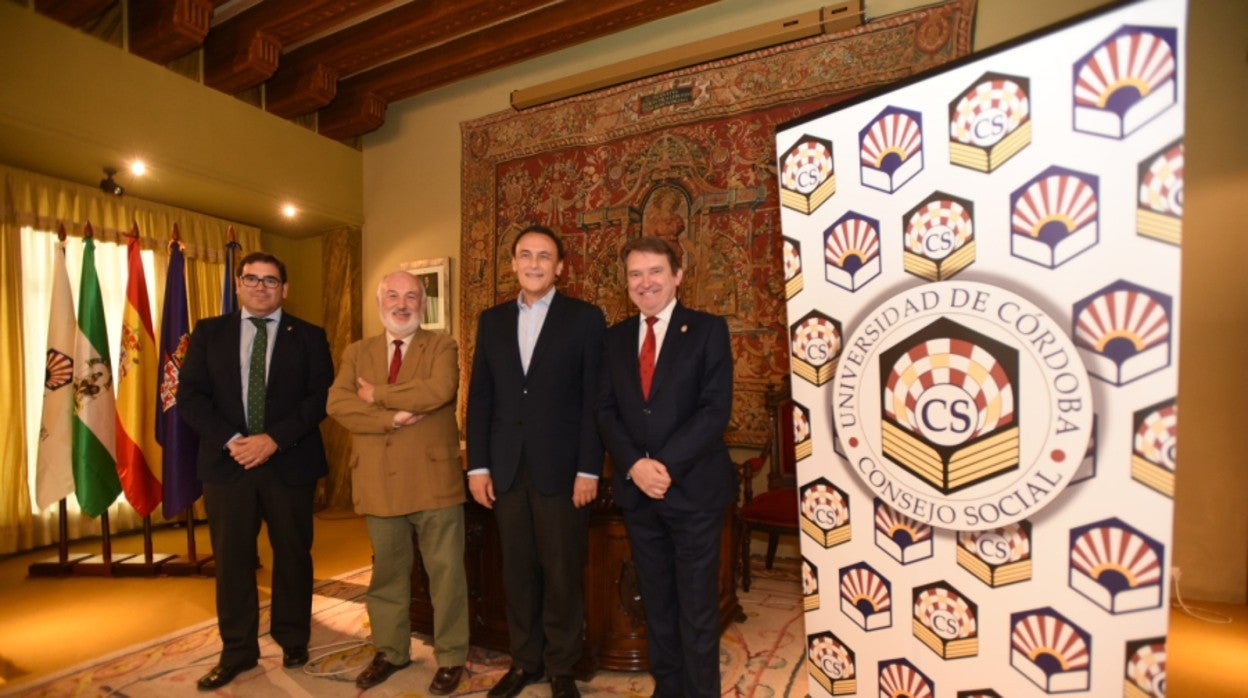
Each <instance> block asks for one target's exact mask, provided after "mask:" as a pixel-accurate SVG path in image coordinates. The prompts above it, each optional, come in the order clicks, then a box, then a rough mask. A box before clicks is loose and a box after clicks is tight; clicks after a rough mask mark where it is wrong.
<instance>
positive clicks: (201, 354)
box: [178, 252, 334, 691]
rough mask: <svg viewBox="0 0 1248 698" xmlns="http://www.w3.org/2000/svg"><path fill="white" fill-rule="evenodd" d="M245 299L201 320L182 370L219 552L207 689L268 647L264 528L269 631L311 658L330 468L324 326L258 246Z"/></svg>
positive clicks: (285, 651) (303, 658) (293, 657)
mask: <svg viewBox="0 0 1248 698" xmlns="http://www.w3.org/2000/svg"><path fill="white" fill-rule="evenodd" d="M238 269H239V271H238V278H237V285H238V300H239V305H241V306H242V308H241V309H240V311H238V312H234V313H229V314H227V315H221V316H218V317H213V318H207V319H204V320H201V321H200V322H199V323H197V324H196V325H195V331H194V332H192V333H191V340H190V345H189V347H188V348H187V351H186V360H185V362H184V363H183V365H182V370H181V373H180V374H179V381H180V382H179V385H178V408H179V409H180V410H181V413H182V418H183V419H184V420H186V422H187V424H189V425H190V426H191V428H192V429H194V430H195V431H196V432H197V433H198V434H199V459H198V470H199V479H200V480H202V481H203V483H204V505H205V506H206V507H207V509H208V527H209V530H210V534H211V538H212V552H213V555H214V557H215V560H216V577H217V627H218V629H219V630H220V633H221V644H222V649H221V657H220V659H219V661H218V663H217V665H216V666H215V667H213V669H212V670H211V671H209V672H208V673H207V674H205V675H204V676H203V677H202V678H200V679H199V682H198V687H199V689H200V690H201V691H210V690H214V689H217V688H220V687H221V686H224V685H226V684H228V683H229V682H230V681H232V680H234V677H235V676H237V675H238V674H240V673H241V672H243V671H246V670H248V669H250V668H252V667H254V666H256V663H257V662H258V660H259V658H260V646H259V642H258V639H257V638H258V634H259V625H260V613H259V594H258V592H257V589H256V559H257V558H256V536H257V534H258V533H259V531H260V524H261V522H263V523H265V524H266V525H267V527H268V532H269V542H270V544H271V545H272V547H273V606H272V614H271V617H272V622H271V628H270V631H271V633H272V635H273V639H274V640H276V641H277V643H278V644H279V645H281V647H282V663H283V665H284V666H286V667H288V668H294V667H299V666H302V665H303V664H304V663H306V662H307V661H308V637H309V634H310V632H311V621H312V495H313V489H314V488H315V486H316V480H317V478H320V477H321V476H323V475H325V473H326V472H327V470H328V466H327V463H326V461H325V449H324V447H323V445H322V444H321V432H320V430H319V429H318V425H319V424H320V422H321V420H322V419H324V418H325V397H326V394H327V392H328V391H329V385H330V383H331V382H332V381H333V378H334V367H333V361H332V359H331V358H330V352H329V342H327V341H326V339H325V331H324V330H322V329H321V328H320V327H317V326H316V325H312V324H310V323H307V322H305V321H303V320H300V319H298V318H296V317H294V316H293V315H291V314H289V313H284V312H282V301H283V300H285V298H286V292H287V290H288V288H289V287H288V285H287V283H286V266H285V265H284V264H282V262H281V260H279V259H277V258H276V257H274V256H272V255H269V254H265V253H263V252H253V253H251V254H249V255H247V256H246V257H244V258H243V259H242V261H241V262H240V263H239V266H238Z"/></svg>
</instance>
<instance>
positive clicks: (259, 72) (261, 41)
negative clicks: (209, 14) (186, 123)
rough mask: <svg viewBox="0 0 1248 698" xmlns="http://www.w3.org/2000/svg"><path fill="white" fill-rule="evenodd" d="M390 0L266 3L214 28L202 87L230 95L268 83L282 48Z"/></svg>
mask: <svg viewBox="0 0 1248 698" xmlns="http://www.w3.org/2000/svg"><path fill="white" fill-rule="evenodd" d="M387 2H390V0H265V2H261V3H258V4H256V5H254V6H252V7H250V8H248V9H247V10H244V11H243V12H240V13H239V14H238V15H236V16H234V17H231V18H230V19H228V20H226V21H224V22H221V23H220V24H218V25H216V26H214V27H213V28H212V31H211V32H210V33H209V35H208V40H207V41H206V42H205V43H204V84H205V85H208V86H209V87H213V88H216V89H218V90H221V91H222V92H226V93H228V94H234V93H236V92H241V91H242V90H245V89H249V88H252V87H255V86H256V85H259V84H260V83H262V82H264V81H265V80H268V79H269V78H270V77H272V76H273V74H274V73H275V72H276V71H277V66H278V61H279V59H280V57H281V52H282V47H283V46H285V45H287V44H291V43H294V42H296V41H301V40H303V39H306V38H308V37H311V36H316V35H317V34H321V33H323V32H327V31H330V30H332V29H333V28H334V27H337V26H340V25H342V24H343V23H345V22H349V21H351V20H352V19H354V18H355V17H357V16H359V15H360V14H362V13H364V12H368V11H370V10H373V9H375V8H377V7H379V6H381V5H382V4H385V3H387Z"/></svg>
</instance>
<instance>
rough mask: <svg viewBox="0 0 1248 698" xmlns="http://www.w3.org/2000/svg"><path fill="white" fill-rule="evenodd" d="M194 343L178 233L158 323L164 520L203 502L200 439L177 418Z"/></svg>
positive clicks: (158, 433)
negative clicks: (182, 377) (197, 465)
mask: <svg viewBox="0 0 1248 698" xmlns="http://www.w3.org/2000/svg"><path fill="white" fill-rule="evenodd" d="M190 340H191V325H190V320H189V318H188V314H187V306H186V260H185V258H184V257H183V256H182V244H181V243H180V242H178V239H177V231H176V230H175V231H174V239H173V242H171V243H169V273H168V275H167V276H166V281H165V310H164V314H163V315H162V316H161V322H160V384H159V386H158V387H157V395H156V441H158V442H159V443H160V445H161V446H162V447H163V448H164V454H163V455H164V459H163V461H162V465H163V468H162V471H161V474H162V477H163V489H164V515H165V518H171V517H173V516H176V515H178V514H180V513H182V511H183V510H185V509H188V508H190V506H191V505H192V504H194V503H195V500H196V499H199V495H200V494H201V493H202V491H203V490H202V487H201V485H200V483H199V476H198V475H197V474H196V468H195V457H196V451H198V449H199V436H198V435H197V434H196V433H195V432H194V431H192V430H191V428H190V427H189V426H187V424H186V422H183V421H182V418H181V417H180V416H179V414H178V373H179V372H180V371H181V370H182V360H183V358H185V357H186V347H187V344H189V343H190Z"/></svg>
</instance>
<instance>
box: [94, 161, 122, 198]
mask: <svg viewBox="0 0 1248 698" xmlns="http://www.w3.org/2000/svg"><path fill="white" fill-rule="evenodd" d="M115 174H117V168H116V167H105V168H104V179H101V180H100V191H102V192H104V193H105V194H112V195H113V196H121V195H122V194H125V193H126V188H125V187H123V186H121V185H120V184H118V183H117V180H115V179H113V175H115Z"/></svg>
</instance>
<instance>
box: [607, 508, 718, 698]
mask: <svg viewBox="0 0 1248 698" xmlns="http://www.w3.org/2000/svg"><path fill="white" fill-rule="evenodd" d="M624 525H625V527H627V528H628V540H629V543H630V544H631V545H632V548H633V563H634V564H635V565H636V566H637V582H638V586H639V587H640V589H641V605H642V608H643V609H644V610H645V613H646V649H647V651H648V652H649V655H650V673H651V674H652V675H653V676H654V683H655V686H654V695H655V696H659V697H660V698H675V697H677V696H684V697H685V698H697V697H700V696H705V697H706V698H714V697H717V696H719V695H720V678H719V634H720V628H719V557H720V552H719V551H720V542H721V540H720V539H721V537H722V536H723V530H724V510H723V509H714V510H710V511H687V510H680V509H673V508H672V507H671V506H669V505H668V504H667V502H664V501H646V502H642V504H641V506H639V507H637V508H636V509H633V510H631V511H629V510H626V511H625V512H624Z"/></svg>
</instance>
